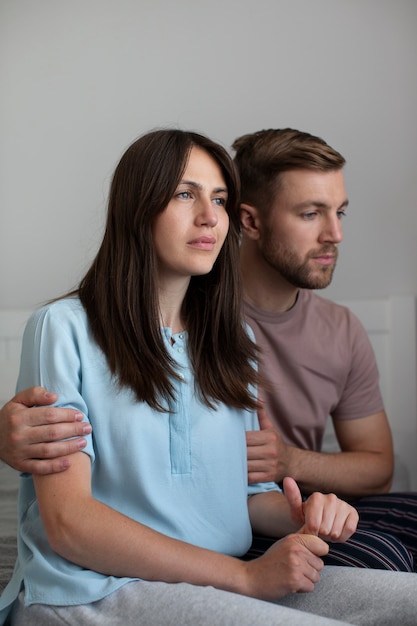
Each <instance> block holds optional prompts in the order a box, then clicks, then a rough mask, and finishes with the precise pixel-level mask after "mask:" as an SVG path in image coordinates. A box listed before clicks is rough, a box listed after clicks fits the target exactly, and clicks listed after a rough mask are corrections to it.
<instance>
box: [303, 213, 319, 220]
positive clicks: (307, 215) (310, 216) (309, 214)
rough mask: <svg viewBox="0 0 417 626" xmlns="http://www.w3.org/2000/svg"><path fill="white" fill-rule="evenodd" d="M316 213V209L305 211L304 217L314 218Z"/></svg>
mask: <svg viewBox="0 0 417 626" xmlns="http://www.w3.org/2000/svg"><path fill="white" fill-rule="evenodd" d="M316 215H317V213H316V211H309V212H308V213H303V218H304V219H305V220H312V219H313V218H314V217H315V216H316Z"/></svg>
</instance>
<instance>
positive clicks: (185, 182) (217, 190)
mask: <svg viewBox="0 0 417 626" xmlns="http://www.w3.org/2000/svg"><path fill="white" fill-rule="evenodd" d="M179 184H180V185H188V186H189V187H194V189H199V190H201V189H203V185H201V184H200V183H197V182H196V181H195V180H180V182H179ZM213 193H227V187H215V189H213Z"/></svg>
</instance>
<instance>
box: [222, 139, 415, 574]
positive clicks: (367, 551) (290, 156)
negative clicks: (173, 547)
mask: <svg viewBox="0 0 417 626" xmlns="http://www.w3.org/2000/svg"><path fill="white" fill-rule="evenodd" d="M233 148H234V150H235V153H236V154H235V162H236V164H237V167H238V170H239V173H240V177H241V184H242V192H241V201H242V202H241V221H242V228H243V238H242V246H241V272H242V277H243V285H244V299H245V303H244V312H245V317H246V319H247V321H248V323H249V325H250V326H251V327H252V329H253V331H254V333H255V337H256V340H257V343H258V345H259V346H260V347H261V349H262V351H261V366H260V370H261V373H262V374H263V375H264V376H265V377H266V378H267V380H268V381H269V387H268V388H267V389H266V390H265V391H264V399H265V405H266V413H264V412H262V411H261V412H260V425H261V431H260V432H253V433H249V434H248V435H247V444H248V471H249V480H254V481H255V480H260V481H264V480H275V481H277V482H281V481H282V479H283V477H284V476H287V475H289V476H292V477H293V478H295V480H296V481H297V482H298V484H299V485H300V488H301V490H302V491H304V493H306V494H308V493H311V492H312V491H315V490H321V491H325V492H335V493H337V494H338V495H339V496H341V497H344V498H349V499H351V500H353V501H354V504H355V506H356V508H357V509H358V511H359V513H360V524H359V529H360V532H359V533H357V534H356V536H355V541H352V542H350V544H349V545H347V544H346V546H344V547H343V548H341V549H340V550H339V547H338V546H333V547H332V550H331V553H332V556H333V558H334V559H335V561H334V562H335V563H337V564H342V563H344V564H351V565H360V564H364V563H367V564H368V566H371V567H383V562H384V560H385V557H387V558H391V559H392V566H394V565H393V564H394V562H395V551H396V548H395V547H394V546H393V545H392V544H391V546H390V547H388V545H387V543H386V542H388V543H390V541H391V538H392V537H394V538H396V539H400V540H401V541H402V542H403V543H404V544H405V545H406V546H407V548H408V550H409V551H410V552H411V553H412V554H413V555H414V558H415V560H416V565H417V545H416V533H415V531H414V526H415V520H416V519H417V496H416V494H389V495H388V494H387V495H376V494H386V492H387V491H388V490H389V488H390V486H391V481H392V473H393V449H392V438H391V432H390V428H389V424H388V420H387V416H386V414H385V411H384V407H383V402H382V398H381V394H380V390H379V386H378V372H377V368H376V363H375V358H374V354H373V351H372V348H371V345H370V343H369V340H368V337H367V335H366V333H365V331H364V329H363V327H362V325H361V324H360V323H359V321H358V320H357V319H356V317H355V316H353V314H352V313H351V312H350V311H349V310H347V309H346V308H344V307H340V306H338V305H336V304H335V303H332V302H330V301H328V300H324V299H323V298H320V297H319V296H318V295H316V294H315V293H314V292H313V291H312V290H314V289H322V288H324V287H327V286H328V285H329V283H330V281H331V279H332V275H333V271H334V268H335V265H336V261H337V256H338V246H339V244H340V243H341V241H342V239H343V235H342V225H341V221H342V218H343V217H344V215H345V212H346V209H347V206H348V199H347V195H346V190H345V185H344V177H343V166H344V164H345V159H344V158H343V157H342V155H341V154H339V153H338V152H337V151H336V150H334V149H333V148H331V147H330V146H328V145H327V144H326V143H325V142H324V141H323V140H321V139H320V138H318V137H314V136H312V135H310V134H308V133H301V132H299V131H296V130H292V129H284V130H265V131H261V132H257V133H253V134H250V135H245V136H243V137H240V138H239V139H237V140H236V141H235V142H234V144H233ZM267 415H269V416H270V418H271V420H269V419H268V417H267ZM329 415H330V416H331V417H332V420H333V424H334V429H335V433H336V436H337V439H338V442H339V445H340V448H341V452H340V453H335V454H325V453H322V452H321V451H320V450H321V444H322V439H323V433H324V429H325V426H326V421H327V419H328V416H329ZM364 496H367V497H364ZM413 520H414V521H413ZM385 533H387V534H388V535H390V537H387V536H386V534H385ZM371 535H372V536H371ZM379 540H381V544H380V545H377V542H378V541H379ZM264 547H265V546H263V548H264ZM371 554H373V555H375V554H378V557H377V558H378V559H379V558H380V559H381V563H380V564H377V563H376V562H373V563H372V561H371V560H369V557H370V555H371ZM389 554H390V555H391V556H390V557H389Z"/></svg>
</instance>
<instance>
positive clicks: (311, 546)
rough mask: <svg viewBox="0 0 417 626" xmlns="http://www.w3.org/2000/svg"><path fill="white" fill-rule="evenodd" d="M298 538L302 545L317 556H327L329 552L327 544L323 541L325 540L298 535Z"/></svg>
mask: <svg viewBox="0 0 417 626" xmlns="http://www.w3.org/2000/svg"><path fill="white" fill-rule="evenodd" d="M297 538H298V541H299V542H300V543H301V545H303V546H304V547H305V548H307V550H309V551H310V552H312V553H313V554H315V555H316V556H320V557H321V556H326V554H327V553H328V551H329V546H328V545H327V543H326V542H325V541H323V539H320V537H316V535H303V534H298V535H297Z"/></svg>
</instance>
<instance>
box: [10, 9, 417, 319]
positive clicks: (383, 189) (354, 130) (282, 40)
mask: <svg viewBox="0 0 417 626" xmlns="http://www.w3.org/2000/svg"><path fill="white" fill-rule="evenodd" d="M416 68H417V2H416V1H415V0H258V2H253V0H210V2H207V1H199V0H71V2H69V1H68V0H2V2H1V4H0V79H1V97H0V133H1V136H0V308H3V309H15V308H32V307H35V306H36V305H37V304H38V303H39V302H41V301H43V300H45V299H48V298H51V297H53V296H56V295H58V294H59V293H62V292H64V291H66V290H68V289H69V288H71V287H72V286H74V285H75V284H76V283H77V282H78V280H79V278H80V277H81V276H82V274H83V272H84V271H85V269H86V268H87V266H88V264H89V262H90V261H91V259H92V256H93V254H94V253H95V250H96V247H97V245H98V242H99V241H100V239H101V233H102V225H103V216H104V212H105V198H106V194H107V189H108V183H109V177H110V175H111V173H112V170H113V168H114V166H115V164H116V162H117V160H118V158H119V156H120V155H121V153H122V152H123V151H124V149H125V148H126V147H127V145H128V144H129V143H130V142H131V141H132V140H133V139H134V138H136V136H138V135H139V134H141V133H143V132H145V131H147V130H148V129H150V128H153V127H155V126H163V125H178V126H180V127H182V128H191V129H194V130H198V131H201V132H204V133H206V134H208V135H210V136H211V137H213V138H214V139H217V140H219V141H220V142H222V143H223V144H225V145H226V146H229V145H230V144H231V142H232V141H233V139H234V138H235V137H236V136H238V135H240V134H243V133H244V132H248V131H255V130H258V129H260V128H265V127H284V126H292V127H295V128H300V129H302V130H307V131H309V132H312V133H314V134H318V135H320V136H323V137H324V138H325V139H326V140H327V141H328V142H329V143H331V144H332V145H333V146H334V147H335V148H337V149H339V150H340V151H341V152H342V153H343V154H344V156H345V157H346V158H347V160H348V166H347V168H346V178H347V184H348V191H349V196H350V200H351V208H350V209H349V217H348V218H347V220H346V226H345V234H346V241H345V243H344V244H343V247H342V254H341V259H340V262H339V267H338V270H337V273H336V280H335V281H334V284H333V285H332V287H330V289H329V290H328V293H329V295H330V296H331V297H334V298H339V299H347V298H350V299H352V298H362V297H368V298H370V297H379V296H384V295H387V294H394V295H395V294H416V293H417V285H416V270H417V245H416V243H417V188H416V186H417V171H416V169H417V168H416V163H417V120H416V116H417V83H416V77H417V70H416Z"/></svg>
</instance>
